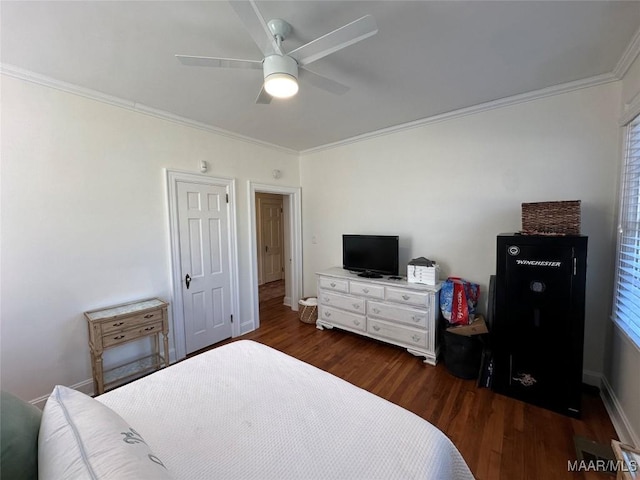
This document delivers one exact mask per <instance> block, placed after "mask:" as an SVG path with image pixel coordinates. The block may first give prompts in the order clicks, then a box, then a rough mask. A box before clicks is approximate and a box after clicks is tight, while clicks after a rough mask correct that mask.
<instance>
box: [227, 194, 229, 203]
mask: <svg viewBox="0 0 640 480" xmlns="http://www.w3.org/2000/svg"><path fill="white" fill-rule="evenodd" d="M226 196H227V203H229V194H228V193H227V194H226Z"/></svg>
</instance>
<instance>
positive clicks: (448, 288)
mask: <svg viewBox="0 0 640 480" xmlns="http://www.w3.org/2000/svg"><path fill="white" fill-rule="evenodd" d="M479 296H480V285H477V284H475V283H471V282H468V281H466V280H463V279H461V278H458V277H449V278H448V279H447V280H446V281H445V282H444V284H443V285H442V289H441V290H440V309H441V310H442V315H443V316H444V318H445V319H446V320H447V321H448V322H449V323H450V324H451V325H468V324H469V323H471V322H472V321H473V319H474V317H475V312H476V305H477V304H478V297H479Z"/></svg>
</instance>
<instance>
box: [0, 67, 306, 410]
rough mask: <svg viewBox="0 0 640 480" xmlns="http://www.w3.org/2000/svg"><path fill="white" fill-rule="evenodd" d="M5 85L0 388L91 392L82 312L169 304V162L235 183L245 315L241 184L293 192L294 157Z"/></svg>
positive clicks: (245, 221) (43, 90)
mask: <svg viewBox="0 0 640 480" xmlns="http://www.w3.org/2000/svg"><path fill="white" fill-rule="evenodd" d="M1 88H2V90H1V93H2V111H1V113H2V130H1V133H2V147H1V148H2V150H1V153H2V258H1V260H2V282H1V292H0V295H1V298H2V303H1V312H0V318H1V322H2V324H1V332H0V333H1V354H0V362H1V375H2V376H1V380H2V388H5V389H8V390H11V391H13V392H14V393H15V394H17V395H19V396H21V397H22V398H25V399H35V398H38V397H41V396H43V395H47V394H48V393H49V392H50V391H51V388H52V387H53V386H54V385H55V384H58V383H59V384H65V385H77V384H79V383H83V382H84V383H83V384H84V385H87V389H89V390H90V389H91V386H90V384H89V382H88V380H89V379H90V378H91V368H90V362H89V351H88V347H87V326H86V322H85V320H84V318H83V315H82V314H83V312H84V311H86V310H89V309H93V308H98V307H102V306H107V305H110V304H114V303H120V302H125V301H129V300H136V299H139V298H145V297H151V296H159V297H161V298H163V299H166V300H169V301H171V283H170V250H169V233H168V223H169V222H168V210H167V200H166V180H165V174H164V171H163V169H165V168H169V169H178V170H186V171H191V172H194V173H198V172H199V170H198V169H199V162H200V160H206V161H208V162H209V166H210V170H209V172H208V175H211V176H224V177H234V178H235V179H236V182H237V184H236V188H237V190H236V194H237V198H236V200H237V212H238V217H237V226H238V240H239V245H238V251H239V268H240V299H241V305H240V312H239V313H240V317H241V319H242V321H246V320H247V319H248V317H249V316H250V315H252V309H251V307H252V300H251V298H250V293H251V292H250V287H249V276H248V273H247V272H249V271H250V259H249V239H248V232H249V213H248V212H249V206H248V202H247V198H248V193H247V181H248V180H252V181H257V182H261V183H279V184H282V185H286V186H298V185H299V170H298V156H297V155H294V154H289V153H286V152H284V151H280V150H276V149H271V148H267V147H263V146H259V145H256V144H251V143H247V142H243V141H238V140H234V139H231V138H228V137H224V136H220V135H216V134H213V133H211V132H207V131H203V130H199V129H195V128H191V127H186V126H183V125H179V124H177V123H173V122H170V121H165V120H161V119H158V118H154V117H151V116H147V115H144V114H141V113H136V112H133V111H130V110H127V109H124V108H120V107H115V106H111V105H107V104H104V103H100V102H98V101H94V100H90V99H87V98H83V97H80V96H76V95H73V94H69V93H64V92H61V91H58V90H54V89H51V88H47V87H44V86H40V85H36V84H32V83H28V82H25V81H22V80H18V79H15V78H12V77H7V76H3V77H2V85H1ZM273 169H279V170H281V171H282V172H283V177H282V178H281V179H280V180H278V181H274V180H273V178H272V177H271V171H272V170H273ZM125 350H126V349H125ZM117 355H123V356H126V355H131V353H127V352H126V351H123V352H122V353H121V354H116V356H117ZM112 360H113V361H114V362H115V361H117V359H115V358H114V359H112Z"/></svg>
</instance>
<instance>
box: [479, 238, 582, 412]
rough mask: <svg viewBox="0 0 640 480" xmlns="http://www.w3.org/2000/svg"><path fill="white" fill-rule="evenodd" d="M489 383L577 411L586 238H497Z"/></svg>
mask: <svg viewBox="0 0 640 480" xmlns="http://www.w3.org/2000/svg"><path fill="white" fill-rule="evenodd" d="M496 263H497V271H496V283H495V314H494V318H493V324H492V333H491V343H492V348H493V362H494V365H493V368H494V371H493V382H492V389H493V390H494V391H496V392H498V393H501V394H504V395H508V396H510V397H514V398H518V399H520V400H523V401H525V402H528V403H532V404H535V405H539V406H541V407H544V408H547V409H550V410H554V411H556V412H559V413H563V414H565V415H569V416H572V417H579V416H580V397H581V391H582V354H583V346H584V300H585V283H586V268H587V237H585V236H581V235H576V236H541V235H522V234H517V233H513V234H501V235H499V236H498V239H497V262H496Z"/></svg>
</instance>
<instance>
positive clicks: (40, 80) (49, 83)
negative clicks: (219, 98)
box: [0, 63, 299, 155]
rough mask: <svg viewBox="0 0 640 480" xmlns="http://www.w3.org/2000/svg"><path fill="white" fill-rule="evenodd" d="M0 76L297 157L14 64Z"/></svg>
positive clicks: (287, 150) (0, 66) (284, 149)
mask: <svg viewBox="0 0 640 480" xmlns="http://www.w3.org/2000/svg"><path fill="white" fill-rule="evenodd" d="M0 74H2V75H7V76H9V77H13V78H17V79H20V80H24V81H27V82H31V83H36V84H38V85H43V86H45V87H49V88H53V89H55V90H60V91H63V92H66V93H71V94H73V95H78V96H80V97H84V98H88V99H91V100H95V101H98V102H101V103H106V104H108V105H112V106H115V107H120V108H124V109H126V110H130V111H133V112H137V113H142V114H144V115H149V116H151V117H156V118H159V119H162V120H167V121H170V122H173V123H177V124H179V125H183V126H186V127H191V128H196V129H198V130H204V131H206V132H209V133H214V134H216V135H221V136H223V137H227V138H232V139H234V140H240V141H242V142H246V143H252V144H254V145H259V146H262V147H267V148H270V149H274V150H278V151H280V152H285V153H289V154H293V155H298V154H299V152H298V151H297V150H293V149H291V148H287V147H283V146H281V145H276V144H273V143H269V142H263V141H262V140H257V139H255V138H251V137H247V136H244V135H240V134H238V133H234V132H230V131H228V130H224V129H221V128H217V127H214V126H211V125H208V124H206V123H202V122H198V121H195V120H191V119H189V118H186V117H181V116H179V115H174V114H173V113H169V112H167V111H164V110H160V109H156V108H152V107H149V106H147V105H143V104H141V103H137V102H133V101H130V100H125V99H123V98H120V97H115V96H113V95H107V94H106V93H102V92H98V91H97V90H92V89H90V88H85V87H81V86H79V85H75V84H73V83H68V82H63V81H61V80H56V79H54V78H51V77H48V76H46V75H41V74H39V73H35V72H31V71H29V70H25V69H23V68H19V67H16V66H14V65H9V64H6V63H0Z"/></svg>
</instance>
